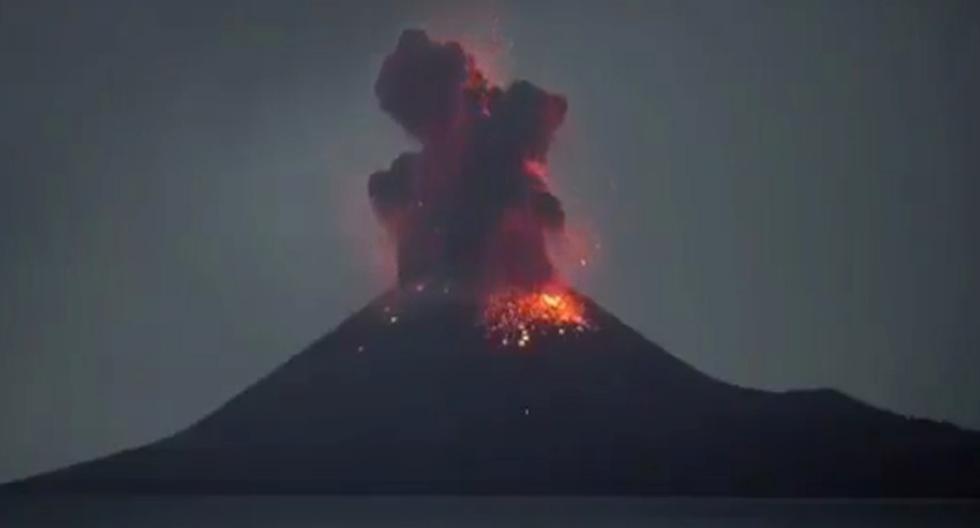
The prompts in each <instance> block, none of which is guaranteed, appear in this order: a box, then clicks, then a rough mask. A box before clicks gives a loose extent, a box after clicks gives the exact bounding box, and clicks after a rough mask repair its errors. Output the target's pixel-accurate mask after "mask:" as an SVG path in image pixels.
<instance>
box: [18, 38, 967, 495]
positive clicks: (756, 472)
mask: <svg viewBox="0 0 980 528" xmlns="http://www.w3.org/2000/svg"><path fill="white" fill-rule="evenodd" d="M375 93H376V95H377V96H378V99H379V101H380V103H381V107H382V109H384V110H385V111H386V112H388V113H389V114H390V115H391V116H392V117H393V118H394V119H395V120H396V121H397V122H398V123H399V124H400V125H401V126H402V127H403V128H404V129H405V130H407V131H408V132H409V133H410V134H411V135H412V136H414V137H415V138H417V139H418V140H419V142H420V144H421V150H420V151H419V152H413V153H407V154H402V155H401V156H399V157H398V158H397V159H396V160H395V161H394V162H393V163H392V165H391V167H390V168H389V169H387V170H383V171H380V172H377V173H375V174H373V175H372V176H371V177H370V180H369V185H368V187H369V194H370V196H371V200H372V204H373V206H374V209H375V212H376V213H377V215H378V217H379V218H380V219H381V221H382V222H383V224H384V226H385V228H386V230H387V231H388V232H389V233H390V234H391V236H392V237H393V238H394V239H395V241H396V243H397V250H398V255H397V260H398V285H397V287H395V288H394V289H392V290H391V291H389V292H387V293H385V294H384V295H382V296H381V297H379V298H378V299H376V300H375V301H373V302H371V303H370V304H369V305H368V306H367V307H365V308H364V309H362V310H361V311H360V312H358V313H356V314H354V315H353V316H352V317H350V318H349V319H347V320H346V321H344V322H342V323H341V324H340V325H339V327H338V328H336V329H335V330H334V331H333V332H331V333H329V334H327V335H326V336H324V337H322V338H321V339H319V340H318V341H316V342H315V343H313V344H312V345H311V346H310V347H309V348H307V349H306V350H304V351H302V352H301V353H299V354H297V355H295V356H294V357H292V358H291V359H290V360H289V361H288V362H286V363H285V364H284V365H282V366H280V367H279V368H277V369H276V370H274V371H273V372H272V373H270V374H269V375H267V376H266V377H265V378H263V379H261V380H259V381H258V382H256V383H255V384H254V385H252V386H251V387H249V388H247V389H246V390H245V391H244V392H242V393H241V394H239V395H238V396H236V397H234V398H233V399H232V400H230V401H229V402H227V403H226V404H224V405H223V406H222V407H221V408H219V409H218V410H216V411H215V412H213V413H211V414H210V415H208V416H206V417H205V418H204V419H202V420H201V421H199V422H198V423H195V424H193V425H191V426H190V427H188V428H187V429H185V430H183V431H180V432H178V433H177V434H175V435H173V436H171V437H169V438H165V439H163V440H160V441H158V442H155V443H153V444H150V445H147V446H143V447H139V448H136V449H132V450H129V451H125V452H122V453H119V454H116V455H112V456H109V457H106V458H103V459H100V460H95V461H92V462H87V463H82V464H79V465H76V466H73V467H69V468H67V469H63V470H60V471H55V472H52V473H48V474H45V475H41V476H38V477H34V478H30V479H27V480H24V481H20V482H15V483H12V484H9V485H7V487H6V489H7V490H19V491H113V492H163V493H195V492H208V493H499V494H525V493H549V494H670V495H735V496H932V497H938V496H942V497H950V496H972V497H977V496H980V434H978V433H975V432H971V431H965V430H962V429H959V428H957V427H955V426H953V425H950V424H945V423H937V422H933V421H929V420H921V419H912V418H909V417H905V416H900V415H897V414H894V413H890V412H887V411H883V410H879V409H875V408H872V407H870V406H868V405H865V404H863V403H861V402H858V401H856V400H854V399H851V398H849V397H847V396H845V395H843V394H841V393H838V392H835V391H832V390H800V391H788V392H781V393H776V392H767V391H761V390H753V389H748V388H742V387H737V386H734V385H730V384H727V383H724V382H721V381H718V380H715V379H712V378H710V377H708V376H706V375H704V374H702V373H700V372H698V371H697V370H695V369H693V368H692V367H690V366H688V365H686V364H685V363H683V362H682V361H680V360H678V359H676V358H675V357H673V356H671V355H670V354H668V353H667V352H665V351H664V350H663V349H661V348H660V347H659V346H657V345H655V344H653V343H652V342H650V341H648V340H647V339H645V338H644V337H643V336H641V335H639V334H638V333H637V332H635V331H634V330H632V329H631V328H629V327H628V326H626V325H624V324H623V323H622V322H620V321H619V320H618V319H617V318H616V317H614V316H613V315H611V314H609V313H608V312H606V311H605V310H603V309H602V308H601V307H599V306H598V305H597V304H596V303H594V302H593V301H592V300H590V299H589V298H587V297H586V296H584V295H582V294H581V293H579V292H577V291H575V290H573V289H571V288H569V287H568V286H567V285H565V284H564V283H563V282H562V280H561V278H560V277H558V276H557V274H556V272H555V269H554V266H553V265H552V263H551V262H550V260H549V258H548V254H547V251H546V247H545V240H546V237H548V236H551V235H558V234H560V232H561V230H562V227H563V224H564V213H563V210H562V206H561V203H560V202H559V200H558V199H557V198H556V197H555V196H554V195H553V194H552V193H551V191H550V190H549V188H548V185H547V181H546V170H545V168H546V164H547V151H548V147H549V144H550V142H551V138H552V134H553V133H554V132H555V130H556V129H557V128H558V127H559V126H560V124H561V122H562V120H563V118H564V115H565V112H566V110H567V104H566V102H565V100H564V98H562V97H561V96H559V95H555V94H551V93H548V92H546V91H544V90H542V89H540V88H538V87H536V86H534V85H532V84H530V83H527V82H523V81H519V82H516V83H514V84H512V85H510V86H509V87H507V88H500V87H496V86H493V85H491V84H490V83H489V82H488V81H487V79H486V78H485V76H484V75H483V74H482V73H481V72H480V71H479V69H477V68H476V65H475V64H474V62H473V60H472V58H471V57H469V56H468V55H467V54H466V53H465V51H464V50H463V49H462V48H461V47H460V46H459V45H458V44H456V43H437V42H434V41H432V40H430V39H429V38H428V36H427V35H426V34H425V33H423V32H420V31H407V32H405V33H404V34H403V35H402V36H401V38H400V39H399V42H398V46H397V48H396V50H395V51H394V52H393V53H392V54H391V55H390V56H389V57H388V58H387V59H386V60H385V62H384V64H383V66H382V69H381V73H380V76H379V78H378V81H377V83H376V85H375Z"/></svg>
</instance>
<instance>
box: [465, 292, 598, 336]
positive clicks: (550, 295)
mask: <svg viewBox="0 0 980 528" xmlns="http://www.w3.org/2000/svg"><path fill="white" fill-rule="evenodd" d="M483 318H484V324H485V325H486V327H487V335H488V337H490V338H491V339H493V340H496V341H498V342H499V343H500V345H501V346H516V347H519V348H524V347H527V346H529V345H530V343H531V340H532V338H533V337H534V336H535V335H543V334H557V335H566V334H568V333H571V332H583V331H585V330H587V329H589V328H591V325H590V324H589V322H588V320H587V319H586V317H585V306H584V305H583V304H582V302H581V301H580V300H579V299H578V298H577V297H576V296H575V295H574V294H572V293H571V292H569V291H567V290H565V289H563V288H560V287H554V286H553V287H549V288H546V289H542V290H538V291H532V292H518V291H507V292H503V293H495V294H492V295H490V296H489V298H488V299H487V302H486V306H485V308H484V311H483Z"/></svg>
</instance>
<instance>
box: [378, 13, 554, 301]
mask: <svg viewBox="0 0 980 528" xmlns="http://www.w3.org/2000/svg"><path fill="white" fill-rule="evenodd" d="M374 91H375V94H376V95H377V97H378V100H379V102H380V104H381V108H382V109H383V110H384V111H385V112H387V113H388V114H389V115H390V116H391V117H392V118H393V119H394V120H395V121H397V122H398V123H399V124H400V125H401V126H402V127H403V128H404V129H405V130H406V131H407V132H408V133H409V134H411V135H412V136H413V137H415V138H416V139H418V141H419V142H420V143H421V146H422V148H421V150H420V151H419V152H408V153H403V154H401V155H400V156H398V158H396V159H395V161H394V162H392V164H391V167H390V168H388V170H382V171H379V172H376V173H374V174H372V175H371V178H370V181H369V184H368V191H369V194H370V196H371V202H372V205H373V206H374V210H375V212H376V213H377V215H378V217H379V218H380V219H381V220H382V222H383V223H384V225H385V227H386V228H387V229H388V230H389V231H390V232H391V233H392V234H393V235H394V237H395V240H396V242H397V250H398V278H399V282H400V283H401V284H408V283H413V282H416V281H425V280H429V279H440V280H442V279H448V280H452V281H457V282H462V283H465V284H468V285H472V286H476V287H478V288H487V287H491V288H492V287H498V286H500V285H511V286H518V287H532V286H535V285H538V284H541V283H545V282H548V281H550V280H551V279H552V278H553V275H554V273H555V272H554V268H553V267H552V264H551V262H550V261H549V259H548V254H547V251H546V248H545V236H546V235H547V234H548V233H554V232H558V231H560V230H561V229H562V226H563V224H564V220H565V218H564V212H563V210H562V206H561V202H559V201H558V199H557V198H556V197H555V196H554V195H553V194H551V192H549V190H548V186H547V183H546V181H545V179H544V178H545V170H544V168H545V167H546V162H547V153H548V147H549V145H550V143H551V139H552V136H553V135H554V132H555V130H556V129H557V128H558V126H559V125H561V122H562V120H563V119H564V116H565V112H566V109H567V104H566V102H565V98H564V97H562V96H560V95H555V94H551V93H548V92H546V91H544V90H542V89H541V88H538V87H537V86H535V85H533V84H531V83H529V82H526V81H517V82H514V83H513V84H511V85H510V86H509V87H507V88H505V89H504V88H500V87H497V86H493V85H492V84H491V83H490V82H489V81H488V80H487V79H486V77H485V76H484V75H483V73H482V72H481V71H480V70H479V69H478V68H477V66H476V64H475V63H474V61H473V58H472V57H471V56H470V55H468V54H467V53H466V52H465V51H464V50H463V48H462V47H461V46H460V45H459V44H458V43H456V42H445V43H440V42H434V41H432V40H430V39H429V37H428V35H426V33H425V32H424V31H419V30H409V31H405V32H403V33H402V35H401V37H400V38H399V40H398V46H397V48H396V49H395V51H394V52H393V53H391V54H390V55H389V56H388V57H387V58H386V59H385V61H384V64H383V65H382V67H381V72H380V74H379V76H378V79H377V82H376V83H375V85H374Z"/></svg>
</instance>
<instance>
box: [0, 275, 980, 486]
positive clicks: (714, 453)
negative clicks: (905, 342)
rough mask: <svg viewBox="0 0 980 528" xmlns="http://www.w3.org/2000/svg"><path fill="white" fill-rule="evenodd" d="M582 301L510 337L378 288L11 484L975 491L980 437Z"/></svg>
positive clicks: (436, 298) (431, 299)
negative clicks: (576, 324) (65, 459)
mask: <svg viewBox="0 0 980 528" xmlns="http://www.w3.org/2000/svg"><path fill="white" fill-rule="evenodd" d="M582 301H583V302H584V303H585V306H586V313H587V314H588V318H589V320H590V321H592V322H593V323H594V328H593V329H591V330H589V331H586V332H582V333H578V332H569V333H566V334H565V335H558V334H557V333H554V334H551V335H547V336H535V337H534V339H533V341H532V343H531V344H530V346H528V347H526V348H515V347H500V346H499V344H498V343H496V342H490V341H489V340H488V339H487V338H486V336H485V332H484V329H483V328H481V327H479V326H478V325H476V324H475V321H477V320H478V319H479V318H478V313H477V310H476V308H475V305H473V304H471V303H468V302H466V301H462V300H458V299H456V300H450V298H449V296H440V294H438V293H430V294H427V295H422V294H418V295H416V294H414V293H413V294H408V293H403V294H396V293H391V294H388V295H386V296H384V297H382V298H380V299H378V300H377V301H376V302H374V303H372V304H371V305H369V306H368V307H367V308H365V309H364V310H362V311H360V312H359V313H357V314H355V315H353V316H352V317H350V318H349V319H348V320H346V321H345V322H343V323H342V324H341V325H340V326H339V327H338V328H337V329H336V330H335V331H334V332H331V333H330V334H328V335H326V336H324V337H323V338H321V339H320V340H318V341H316V342H315V343H313V345H311V346H310V347H309V348H307V349H306V350H305V351H303V352H302V353H300V354H298V355H296V356H294V357H293V358H292V359H290V360H289V361H288V362H286V363H285V364H284V365H282V366H281V367H279V368H278V369H276V370H275V371H273V372H272V373H271V374H269V375H268V376H266V377H265V378H264V379H261V380H260V381H258V382H257V383H255V384H254V385H252V386H251V387H249V388H248V389H247V390H245V391H244V392H242V393H241V394H239V395H238V396H236V397H235V398H233V399H232V400H230V401H229V402H227V403H226V404H225V405H224V406H222V407H221V408H219V409H218V410H217V411H215V412H213V413H212V414H210V415H209V416H207V417H205V418H204V419H202V420H201V421H200V422H198V423H196V424H194V425H192V426H191V427H189V428H187V429H186V430H184V431H181V432H179V433H177V434H176V435H174V436H172V437H169V438H166V439H164V440H161V441H159V442H156V443H153V444H150V445H147V446H145V447H140V448H137V449H133V450H129V451H125V452H122V453H119V454H116V455H112V456H109V457H106V458H103V459H100V460H96V461H92V462H87V463H83V464H79V465H76V466H73V467H69V468H67V469H63V470H60V471H55V472H52V473H49V474H45V475H41V476H38V477H34V478H30V479H27V480H23V481H20V482H15V483H12V484H9V485H8V486H7V489H8V490H19V491H86V492H89V491H98V492H103V491H111V492H165V493H196V492H209V493H246V492H247V493H252V492H258V493H301V492H302V493H308V492H312V493H319V492H327V493H506V494H512V493H513V494H535V493H549V494H593V493H595V494H673V495H736V496H759V495H764V496H947V497H948V496H978V495H980V434H977V433H975V432H969V431H964V430H961V429H959V428H957V427H955V426H953V425H950V424H945V423H937V422H933V421H929V420H921V419H910V418H907V417H905V416H900V415H897V414H893V413H890V412H886V411H882V410H879V409H875V408H872V407H870V406H868V405H865V404H863V403H860V402H858V401H856V400H854V399H852V398H849V397H847V396H845V395H843V394H841V393H839V392H836V391H833V390H825V389H824V390H799V391H788V392H781V393H776V392H767V391H761V390H753V389H747V388H741V387H737V386H733V385H730V384H727V383H723V382H721V381H718V380H715V379H712V378H710V377H708V376H706V375H704V374H702V373H700V372H698V371H697V370H695V369H693V368H692V367H690V366H688V365H687V364H685V363H683V362H682V361H680V360H678V359H676V358H675V357H673V356H671V355H670V354H668V353H667V352H665V351H664V350H663V349H661V348H660V347H659V346H657V345H655V344H653V343H651V342H650V341H648V340H647V339H645V338H644V337H643V336H641V335H640V334H638V333H637V332H635V331H634V330H632V329H631V328H629V327H628V326H626V325H624V324H623V323H621V322H620V321H619V320H617V319H616V318H615V317H613V316H612V315H610V314H609V313H607V312H605V311H604V310H602V309H601V308H600V307H599V306H597V305H596V304H595V303H593V302H592V301H590V300H588V299H586V298H584V297H582ZM385 306H389V307H390V308H391V309H390V310H389V311H387V312H386V311H385V309H384V307H385ZM393 317H395V318H397V320H396V321H395V322H393V319H392V318H393ZM175 390H179V387H175Z"/></svg>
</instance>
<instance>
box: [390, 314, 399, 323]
mask: <svg viewBox="0 0 980 528" xmlns="http://www.w3.org/2000/svg"><path fill="white" fill-rule="evenodd" d="M388 322H389V323H391V324H395V323H397V322H398V316H397V315H392V316H391V317H389V318H388Z"/></svg>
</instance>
